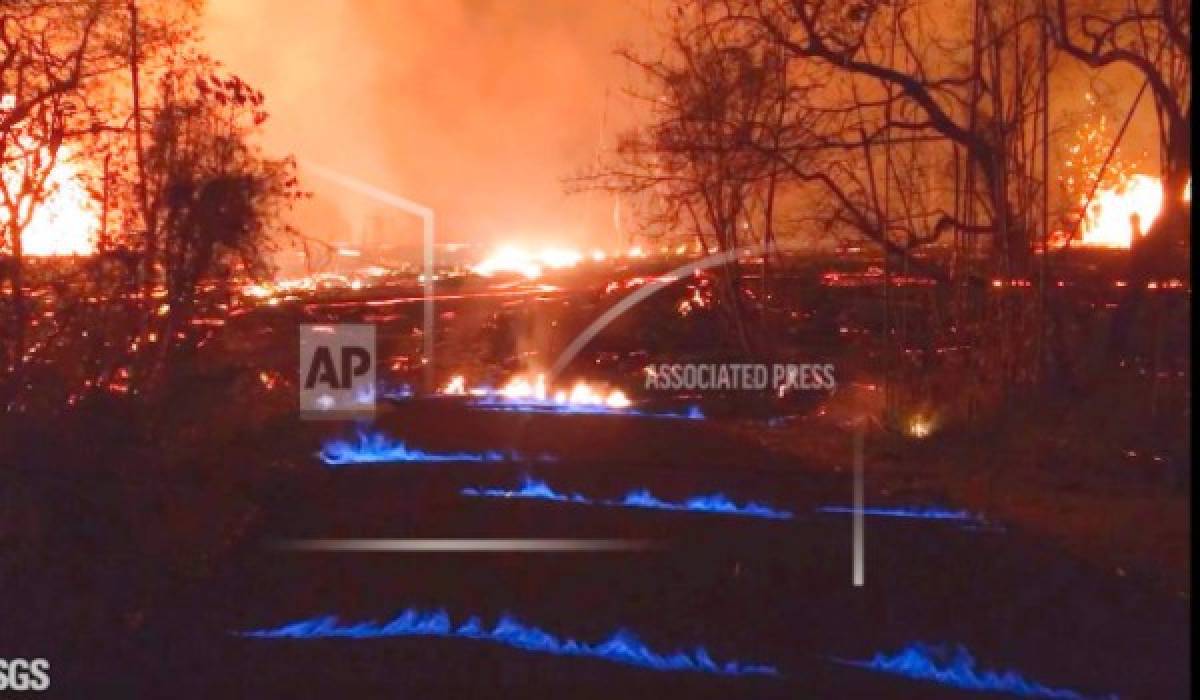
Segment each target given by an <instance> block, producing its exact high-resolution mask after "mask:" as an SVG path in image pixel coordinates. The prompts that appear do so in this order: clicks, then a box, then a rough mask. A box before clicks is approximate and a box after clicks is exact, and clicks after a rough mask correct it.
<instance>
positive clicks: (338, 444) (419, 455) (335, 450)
mask: <svg viewBox="0 0 1200 700" xmlns="http://www.w3.org/2000/svg"><path fill="white" fill-rule="evenodd" d="M317 456H319V457H320V458H321V461H322V462H324V463H325V464H328V465H331V466H342V465H346V464H378V463H385V462H503V461H505V460H513V461H517V460H519V459H520V456H519V455H517V454H515V453H509V454H506V453H504V452H499V451H497V450H488V451H485V452H425V451H423V450H418V449H414V448H410V447H408V446H407V445H406V444H405V443H404V441H403V440H392V439H391V438H389V437H388V436H387V435H385V434H383V433H381V432H370V433H368V432H365V431H362V430H360V431H358V441H357V442H351V441H349V440H340V439H333V440H328V441H326V442H325V444H324V445H323V446H322V447H321V451H320V452H319V453H317ZM542 459H543V461H546V460H549V459H550V458H548V457H543V458H542Z"/></svg>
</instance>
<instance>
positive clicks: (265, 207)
mask: <svg viewBox="0 0 1200 700" xmlns="http://www.w3.org/2000/svg"><path fill="white" fill-rule="evenodd" d="M197 9H198V3H196V2H192V1H190V0H189V1H188V2H183V3H142V4H141V5H140V6H139V4H138V3H135V2H127V1H117V0H94V1H91V2H71V3H62V2H45V1H40V2H39V1H37V0H14V2H8V3H5V4H4V5H3V6H2V7H0V44H2V46H3V49H4V54H3V56H2V61H0V69H2V71H0V98H2V102H0V147H2V148H3V151H2V153H0V155H2V156H3V161H2V162H0V166H2V170H3V174H4V177H3V179H2V181H0V224H2V225H3V229H2V233H3V237H2V238H0V288H3V287H4V286H7V288H8V289H9V290H10V293H9V294H8V295H7V296H4V297H0V321H2V322H3V324H4V332H3V333H0V338H2V341H0V343H2V347H0V349H3V351H4V354H3V363H4V366H5V367H6V368H7V371H6V372H4V375H3V381H0V404H3V405H5V406H6V407H7V409H8V410H13V409H16V410H24V408H27V407H28V406H29V404H28V401H29V400H32V399H33V398H35V397H36V398H37V399H38V400H39V401H43V402H46V403H49V404H55V405H64V404H69V403H73V402H75V401H76V400H78V399H80V398H81V397H82V396H84V395H85V394H88V393H94V392H97V391H100V392H108V391H131V390H132V391H136V390H139V389H147V388H149V387H150V386H151V385H153V384H154V380H155V378H156V377H159V376H160V375H161V373H160V372H159V371H158V370H159V368H161V367H162V366H164V364H165V362H166V361H167V360H169V359H170V358H171V357H172V356H173V353H174V351H175V350H177V349H179V348H180V347H184V346H186V345H187V344H188V343H190V342H192V341H194V334H193V333H191V332H190V330H191V328H192V326H191V324H190V320H191V319H192V318H193V317H194V315H195V314H196V313H198V312H199V311H203V310H205V309H206V308H209V307H208V306H207V305H209V304H216V303H219V302H221V301H222V300H224V301H226V302H227V301H228V297H229V294H230V292H229V290H230V288H231V287H232V286H233V285H235V284H237V282H238V280H239V279H240V278H243V277H251V276H254V275H255V274H260V273H261V272H262V270H263V268H264V266H265V260H266V258H265V254H266V252H267V251H268V250H269V248H270V242H269V239H270V237H271V235H272V234H275V233H278V232H279V231H280V230H281V229H282V226H277V225H276V224H278V222H279V221H280V218H279V217H280V213H281V208H282V207H286V206H287V204H288V203H289V202H290V201H291V200H292V199H293V198H294V196H295V195H297V190H296V184H297V183H296V181H295V178H294V177H293V176H292V166H291V164H290V161H287V160H273V159H270V158H267V157H265V156H264V155H263V154H262V153H261V152H260V151H259V150H258V148H257V147H256V146H255V145H254V141H253V139H254V132H255V131H256V129H257V128H258V127H259V126H260V125H261V124H262V122H263V120H265V119H266V113H265V112H264V111H263V109H262V102H263V99H262V96H261V94H259V93H257V92H256V91H254V90H253V89H252V88H250V87H249V86H248V85H246V84H245V83H244V82H242V81H240V80H238V79H236V78H234V77H231V76H226V75H224V74H222V73H221V72H220V71H219V70H218V69H217V67H216V66H215V64H214V63H213V62H212V61H210V60H208V59H204V58H203V57H201V56H199V55H198V53H197V52H196V50H195V45H196V44H195V31H194V22H195V19H196V17H197V15H196V11H197ZM143 83H144V84H145V85H146V86H148V89H145V88H144V87H143ZM143 194H144V195H146V196H145V197H143V196H142V195H143ZM68 195H69V196H68ZM147 214H148V215H149V216H147ZM51 224H52V225H51ZM31 236H33V237H34V238H31ZM30 241H33V242H34V244H35V245H33V246H30V245H29V242H30ZM47 253H50V254H54V253H70V254H72V255H73V257H69V258H62V259H52V258H46V257H43V256H44V255H45V254H47ZM33 273H36V274H33ZM35 306H36V308H34V307H35ZM35 375H36V376H37V377H42V378H44V379H45V381H44V382H43V381H41V380H39V379H35ZM50 386H53V387H57V390H56V391H47V388H48V387H50ZM23 407H24V408H23Z"/></svg>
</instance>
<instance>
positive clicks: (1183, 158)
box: [1047, 0, 1192, 354]
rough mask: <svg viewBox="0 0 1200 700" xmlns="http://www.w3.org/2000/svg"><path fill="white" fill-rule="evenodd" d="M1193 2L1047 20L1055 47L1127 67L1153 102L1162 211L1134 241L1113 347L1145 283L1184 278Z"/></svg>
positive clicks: (1102, 9)
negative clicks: (1125, 293)
mask: <svg viewBox="0 0 1200 700" xmlns="http://www.w3.org/2000/svg"><path fill="white" fill-rule="evenodd" d="M1191 7H1192V4H1191V2H1190V0H1122V1H1121V2H1115V1H1108V2H1088V3H1076V2H1069V1H1068V0H1055V2H1054V3H1053V5H1052V10H1053V11H1052V12H1051V13H1050V14H1049V16H1048V17H1047V22H1048V25H1049V27H1050V29H1051V31H1052V34H1053V37H1054V41H1055V44H1056V46H1057V47H1058V48H1059V49H1061V50H1062V51H1063V52H1064V53H1065V54H1066V55H1068V56H1071V57H1072V58H1075V59H1077V60H1078V61H1081V62H1082V63H1084V64H1086V65H1088V66H1090V67H1092V68H1096V69H1100V70H1105V69H1110V68H1112V67H1118V66H1119V67H1124V68H1126V69H1129V70H1132V71H1134V72H1135V73H1136V74H1137V75H1138V76H1139V77H1141V78H1142V81H1143V83H1144V89H1148V90H1149V92H1150V94H1151V95H1152V96H1153V98H1154V106H1155V113H1156V115H1157V118H1158V132H1159V143H1160V149H1161V159H1160V162H1161V168H1162V189H1163V197H1162V209H1161V211H1160V213H1159V215H1158V217H1157V218H1156V219H1155V221H1154V223H1153V224H1152V225H1151V226H1149V228H1148V230H1146V231H1145V235H1144V236H1142V237H1140V238H1138V239H1137V240H1134V241H1133V242H1132V255H1131V256H1130V263H1129V270H1128V286H1127V290H1128V293H1127V295H1126V297H1125V299H1124V300H1123V302H1122V304H1121V307H1120V309H1119V312H1118V313H1117V314H1116V315H1115V317H1114V319H1113V325H1112V334H1111V343H1110V344H1111V346H1112V349H1113V350H1114V352H1115V353H1117V354H1120V353H1121V352H1122V351H1123V350H1124V348H1125V345H1126V343H1127V341H1128V338H1129V336H1130V333H1131V326H1132V323H1133V319H1134V316H1135V315H1136V311H1137V308H1138V307H1139V306H1140V303H1141V299H1142V296H1143V294H1144V292H1145V288H1146V284H1147V281H1148V280H1149V279H1150V278H1151V277H1153V276H1156V275H1158V276H1165V275H1168V274H1169V275H1175V276H1180V277H1186V276H1188V274H1189V270H1188V266H1187V264H1186V262H1185V263H1184V264H1182V265H1181V264H1180V261H1186V259H1187V257H1188V255H1189V254H1190V243H1191V212H1190V209H1191V204H1190V202H1191V198H1190V197H1187V196H1185V191H1186V188H1188V187H1190V186H1191V177H1192V166H1191V134H1192V127H1191V121H1192V100H1191V86H1192V58H1191V56H1192V34H1191V27H1192V23H1191V12H1192V11H1191Z"/></svg>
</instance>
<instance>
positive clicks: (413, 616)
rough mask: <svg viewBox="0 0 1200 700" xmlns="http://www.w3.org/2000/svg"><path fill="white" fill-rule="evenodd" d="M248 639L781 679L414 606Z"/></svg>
mask: <svg viewBox="0 0 1200 700" xmlns="http://www.w3.org/2000/svg"><path fill="white" fill-rule="evenodd" d="M242 636H243V637H252V638H257V639H322V638H329V637H335V638H348V639H373V638H388V637H451V638H457V639H472V640H477V641H489V642H496V643H499V644H503V645H504V646H509V647H514V648H517V649H522V650H524V651H531V652H535V653H541V654H554V655H557V656H578V657H591V658H596V659H604V660H605V661H612V662H615V663H620V664H627V665H630V666H640V667H642V668H648V669H653V670H655V671H699V672H704V673H716V674H721V675H743V674H759V675H771V676H775V675H779V671H778V670H776V669H775V667H773V666H764V665H759V664H745V663H741V662H737V661H726V662H724V663H719V662H717V661H714V660H713V658H712V657H711V656H710V655H709V653H708V651H707V650H706V649H705V648H704V647H697V648H696V649H694V650H692V651H675V652H672V653H662V652H657V651H654V650H653V649H651V648H650V647H648V646H647V645H646V643H645V642H643V641H642V640H641V639H639V638H638V636H637V635H635V634H634V633H632V632H630V631H628V630H624V629H619V630H617V631H616V632H614V633H613V634H612V635H611V636H610V637H609V638H608V639H606V640H604V641H602V642H580V641H576V640H574V639H571V638H569V637H563V638H559V637H557V636H555V635H553V634H551V633H549V632H546V631H544V630H542V629H539V628H537V627H533V626H531V625H527V624H525V623H523V622H521V621H520V620H518V619H516V618H515V617H513V616H511V615H503V616H501V617H500V619H499V620H498V621H497V622H496V624H495V625H493V626H491V627H486V626H484V624H483V622H482V621H481V620H480V619H479V618H478V617H470V618H468V619H467V620H466V621H465V622H463V623H462V624H461V625H455V624H454V623H453V622H452V621H451V619H450V616H449V615H447V614H446V612H445V611H444V610H432V611H423V610H416V609H413V608H409V609H408V610H405V611H404V612H402V613H400V614H399V615H397V616H396V617H394V618H392V619H391V620H389V621H387V622H384V623H380V622H375V621H374V620H368V621H365V622H357V623H339V622H338V620H337V618H336V617H334V616H332V615H327V616H324V617H314V618H312V619H309V620H302V621H300V622H294V623H291V624H287V625H283V626H281V627H276V628H274V629H263V630H254V631H251V632H245V633H243V634H242Z"/></svg>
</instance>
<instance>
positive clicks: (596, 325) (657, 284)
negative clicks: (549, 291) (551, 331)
mask: <svg viewBox="0 0 1200 700" xmlns="http://www.w3.org/2000/svg"><path fill="white" fill-rule="evenodd" d="M773 249H774V245H772V244H764V243H756V244H755V245H752V246H747V247H745V248H738V249H735V250H727V251H724V252H721V253H713V254H712V255H709V256H707V257H704V258H700V259H699V260H693V261H691V262H689V263H687V264H686V265H680V266H679V267H677V268H675V269H674V270H671V271H670V272H667V273H665V274H663V275H661V276H660V277H659V278H658V279H657V280H655V281H654V282H651V283H650V284H646V285H643V286H642V287H640V288H639V289H637V290H636V291H634V292H633V293H632V294H630V295H629V296H627V297H625V298H624V299H621V300H620V301H618V302H617V303H616V304H613V305H612V307H610V308H609V309H608V310H607V311H605V312H604V313H602V314H600V317H599V318H597V319H596V320H595V321H592V323H591V325H589V326H588V327H587V328H584V329H583V332H582V333H580V334H579V335H577V336H575V339H574V340H572V341H571V344H570V345H568V346H567V347H566V349H564V350H563V351H562V354H560V355H559V356H558V359H557V360H555V361H554V365H553V366H552V367H551V368H550V372H549V376H548V377H547V378H546V381H547V382H548V383H549V382H552V381H553V380H554V378H555V377H557V376H558V375H559V373H560V372H562V371H563V370H564V369H566V367H567V365H569V364H570V363H571V360H573V359H575V356H576V355H578V354H579V351H580V350H583V349H584V348H585V347H586V346H587V344H588V343H590V342H591V341H592V338H595V337H596V334H598V333H599V332H600V331H602V330H604V329H605V328H606V327H607V326H608V324H610V323H612V322H613V321H615V320H617V318H619V317H620V316H621V314H624V313H625V312H626V311H628V310H629V309H631V308H633V307H634V306H637V305H638V304H640V303H641V302H642V301H644V300H646V299H647V298H649V297H651V296H653V295H654V294H656V293H658V292H660V291H662V290H663V289H664V288H666V287H667V286H668V285H670V284H671V283H673V282H676V281H678V280H679V278H681V277H683V276H684V275H690V274H692V273H694V272H697V271H699V270H707V269H709V268H710V267H716V266H718V265H724V264H725V263H728V262H731V261H733V260H736V259H737V258H738V256H739V255H755V254H758V253H768V252H770V251H772V250H773Z"/></svg>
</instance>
